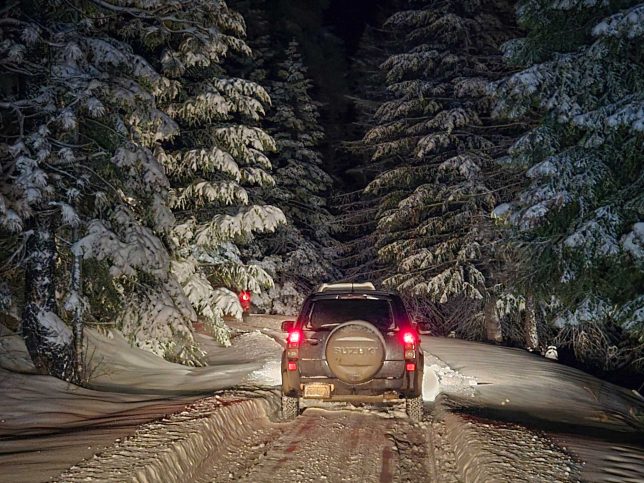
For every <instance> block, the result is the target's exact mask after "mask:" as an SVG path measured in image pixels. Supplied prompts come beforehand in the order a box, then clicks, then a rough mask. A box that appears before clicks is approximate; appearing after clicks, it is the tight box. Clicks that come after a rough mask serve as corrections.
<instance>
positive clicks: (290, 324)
mask: <svg viewBox="0 0 644 483" xmlns="http://www.w3.org/2000/svg"><path fill="white" fill-rule="evenodd" d="M294 327H295V321H294V320H285V321H284V322H282V332H290V331H291V330H293V328H294Z"/></svg>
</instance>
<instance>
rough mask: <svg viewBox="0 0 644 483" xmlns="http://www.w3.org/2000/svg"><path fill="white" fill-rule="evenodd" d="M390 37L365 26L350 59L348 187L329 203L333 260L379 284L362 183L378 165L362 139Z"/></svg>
mask: <svg viewBox="0 0 644 483" xmlns="http://www.w3.org/2000/svg"><path fill="white" fill-rule="evenodd" d="M390 37H391V36H390V35H387V33H385V32H383V31H381V30H378V29H376V28H373V27H371V26H367V27H366V29H365V31H364V33H363V35H362V38H361V41H360V43H359V45H358V48H357V50H356V53H355V55H354V58H353V59H352V63H351V73H350V75H349V78H350V79H351V80H352V83H351V85H350V89H351V97H350V98H351V100H352V102H353V109H354V111H355V121H354V122H353V123H352V129H351V130H350V131H349V132H347V140H346V141H345V142H344V151H345V153H346V154H345V156H346V157H347V158H350V159H351V160H352V161H353V163H350V164H352V166H351V167H350V168H349V169H348V170H347V171H346V172H345V173H344V177H345V180H344V182H345V190H346V189H349V190H350V191H349V192H345V193H342V194H340V195H338V196H337V197H336V199H335V200H334V206H333V208H334V209H335V210H336V211H337V212H338V216H337V218H336V223H337V226H338V230H339V231H340V232H341V237H342V238H343V242H344V243H343V244H342V246H341V247H340V250H339V253H338V255H339V256H338V262H337V263H338V264H339V265H340V267H342V269H343V270H344V272H345V277H346V278H347V279H349V280H358V281H360V280H370V281H372V282H376V283H379V282H381V281H382V278H383V275H384V271H383V268H382V264H381V263H380V260H379V259H378V256H377V248H376V242H377V235H376V226H377V218H376V216H375V215H376V213H377V211H378V198H377V197H375V196H373V195H371V194H367V193H364V188H365V187H366V186H367V184H368V183H369V182H371V181H373V178H374V177H375V176H377V175H379V174H382V167H381V166H379V165H376V164H375V163H372V162H370V149H369V146H368V145H366V144H365V143H363V142H362V138H363V136H364V134H365V133H366V131H368V130H369V129H371V128H373V127H374V122H373V121H374V114H375V112H376V110H377V109H378V107H379V106H380V105H381V104H382V103H383V102H384V101H385V100H386V99H387V88H386V82H385V73H384V72H383V70H381V69H380V64H382V62H384V61H385V60H386V59H387V57H388V56H389V55H388V53H389V50H390V49H391V46H390V44H391V43H392V40H391V38H390Z"/></svg>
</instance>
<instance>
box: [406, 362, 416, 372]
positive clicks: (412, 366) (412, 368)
mask: <svg viewBox="0 0 644 483" xmlns="http://www.w3.org/2000/svg"><path fill="white" fill-rule="evenodd" d="M406 367H407V371H409V372H414V371H415V370H416V364H415V363H414V362H408V363H407V366H406Z"/></svg>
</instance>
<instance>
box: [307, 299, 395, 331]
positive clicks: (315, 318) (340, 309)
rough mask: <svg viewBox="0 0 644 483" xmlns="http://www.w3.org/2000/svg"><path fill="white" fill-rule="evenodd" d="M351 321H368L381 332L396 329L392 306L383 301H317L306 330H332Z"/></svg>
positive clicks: (314, 303) (313, 306) (312, 308)
mask: <svg viewBox="0 0 644 483" xmlns="http://www.w3.org/2000/svg"><path fill="white" fill-rule="evenodd" d="M350 320H366V321H367V322H371V323H372V324H373V325H375V326H376V327H378V328H379V329H380V330H392V329H394V328H395V323H394V319H393V316H392V311H391V305H390V303H389V301H388V300H383V299H359V300H356V299H329V300H316V301H315V302H313V305H312V307H311V311H310V315H309V318H308V322H307V324H306V325H305V327H304V328H305V329H308V330H332V329H333V328H335V327H336V326H338V325H339V324H342V323H344V322H348V321H350Z"/></svg>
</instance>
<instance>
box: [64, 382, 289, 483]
mask: <svg viewBox="0 0 644 483" xmlns="http://www.w3.org/2000/svg"><path fill="white" fill-rule="evenodd" d="M258 396H259V397H258ZM247 397H252V398H253V399H246V398H247ZM278 401H279V398H278V396H277V393H275V392H273V393H271V392H264V393H256V392H255V393H229V394H226V395H223V396H215V397H211V398H207V399H203V400H201V401H199V402H198V403H196V404H195V405H193V406H192V407H188V408H186V410H184V411H182V412H180V413H177V414H174V415H172V416H170V417H169V418H167V419H164V420H162V421H159V422H155V423H149V424H146V425H144V426H142V427H141V428H140V429H139V430H137V432H136V433H135V434H134V435H133V436H132V437H130V438H128V439H126V440H125V441H122V442H119V443H117V444H115V445H114V446H113V447H111V448H109V449H108V450H106V451H104V452H103V453H101V454H100V455H98V456H94V457H93V458H92V459H89V460H86V461H83V462H81V463H79V464H78V465H76V466H73V467H72V468H70V469H69V470H68V471H66V472H65V473H63V474H62V475H60V476H59V477H58V479H57V480H58V481H64V482H66V483H72V482H76V481H78V482H81V481H87V478H88V475H92V478H94V479H97V480H99V481H105V482H108V481H110V482H111V481H114V482H121V481H140V482H158V481H163V482H167V483H170V482H185V481H193V480H194V478H195V477H196V476H198V475H199V474H200V472H201V471H202V465H204V464H207V463H208V461H209V460H211V459H212V458H216V454H217V453H218V452H222V451H226V447H227V446H226V444H224V443H225V442H226V441H228V440H236V439H238V438H241V437H243V436H244V435H245V434H247V433H250V432H251V431H253V430H254V429H255V428H257V427H258V426H262V425H266V424H267V423H268V421H269V415H271V414H274V413H275V412H276V411H277V408H278Z"/></svg>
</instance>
